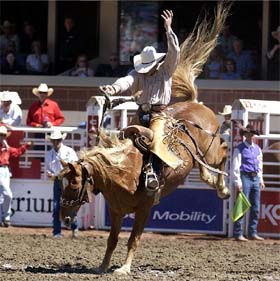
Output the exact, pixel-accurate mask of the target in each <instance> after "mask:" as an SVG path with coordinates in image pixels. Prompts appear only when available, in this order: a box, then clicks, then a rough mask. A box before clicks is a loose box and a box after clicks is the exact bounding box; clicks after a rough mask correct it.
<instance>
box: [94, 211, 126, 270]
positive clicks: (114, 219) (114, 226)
mask: <svg viewBox="0 0 280 281" xmlns="http://www.w3.org/2000/svg"><path fill="white" fill-rule="evenodd" d="M109 211H110V219H111V229H110V234H109V237H108V240H107V248H106V253H105V256H104V258H103V261H102V263H101V265H100V266H99V268H98V272H99V273H102V272H106V271H107V269H108V267H109V265H110V261H111V256H112V254H113V251H114V250H115V248H116V246H117V243H118V237H119V233H120V231H121V226H122V216H120V215H118V214H116V213H115V212H114V211H112V210H111V209H109Z"/></svg>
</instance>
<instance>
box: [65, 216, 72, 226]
mask: <svg viewBox="0 0 280 281" xmlns="http://www.w3.org/2000/svg"><path fill="white" fill-rule="evenodd" d="M70 222H71V218H70V217H65V224H66V225H69V224H70Z"/></svg>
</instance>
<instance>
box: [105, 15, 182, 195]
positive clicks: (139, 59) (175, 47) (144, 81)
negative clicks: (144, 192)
mask: <svg viewBox="0 0 280 281" xmlns="http://www.w3.org/2000/svg"><path fill="white" fill-rule="evenodd" d="M161 17H162V18H163V19H164V27H165V30H166V36H167V43H168V51H167V53H166V54H165V53H157V52H156V50H155V48H154V47H152V46H146V47H145V48H144V49H143V50H142V52H141V53H140V54H138V55H135V56H134V58H133V62H134V70H132V71H131V72H129V73H128V75H127V76H125V77H122V78H119V79H118V80H116V81H115V82H114V83H113V84H112V85H104V86H100V90H101V91H103V92H105V94H106V95H109V96H110V95H115V94H120V93H123V92H125V91H127V90H129V91H130V92H131V94H132V95H133V94H135V93H139V92H140V96H139V97H138V98H137V104H138V105H139V109H138V111H137V116H138V118H139V121H140V124H141V125H143V126H145V127H150V129H151V130H152V131H153V133H154V137H153V141H152V143H151V146H150V151H151V152H153V154H155V155H157V156H158V157H159V158H160V159H161V160H163V161H164V162H165V163H166V164H168V165H169V166H170V167H172V168H173V169H175V168H177V167H178V166H179V165H180V164H181V161H180V159H178V158H177V157H176V155H175V154H173V153H172V152H171V151H169V150H167V148H165V147H164V144H163V142H162V140H163V128H164V124H165V121H166V115H165V113H164V112H163V110H164V109H166V107H167V105H168V104H169V102H170V99H171V84H172V78H171V77H172V74H173V73H174V71H175V69H176V67H177V64H178V62H179V57H180V48H179V43H178V38H177V36H176V35H175V33H174V32H173V30H172V28H171V24H172V19H173V12H172V11H170V10H165V11H163V13H162V15H161ZM149 162H150V163H149V164H148V165H146V166H145V168H146V177H147V178H146V187H148V188H149V189H150V190H157V189H158V187H159V182H158V178H157V174H156V173H155V169H153V166H155V165H154V163H153V165H152V157H150V159H149ZM154 168H155V167H154Z"/></svg>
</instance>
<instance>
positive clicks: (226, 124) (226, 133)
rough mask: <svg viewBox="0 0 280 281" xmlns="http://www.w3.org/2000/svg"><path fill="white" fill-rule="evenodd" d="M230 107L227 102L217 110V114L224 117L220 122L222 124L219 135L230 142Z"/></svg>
mask: <svg viewBox="0 0 280 281" xmlns="http://www.w3.org/2000/svg"><path fill="white" fill-rule="evenodd" d="M231 110H232V107H231V105H229V104H227V105H225V106H224V108H223V111H222V112H218V114H219V115H222V116H223V117H224V121H223V123H222V126H221V128H220V134H221V137H222V138H223V139H224V140H225V141H226V142H230V133H231V121H230V119H231V112H232V111H231Z"/></svg>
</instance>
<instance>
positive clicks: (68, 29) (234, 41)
mask: <svg viewBox="0 0 280 281" xmlns="http://www.w3.org/2000/svg"><path fill="white" fill-rule="evenodd" d="M21 30H22V31H21V33H20V34H17V33H16V29H15V24H13V23H12V22H10V21H9V20H4V22H3V24H2V25H1V30H0V31H1V36H0V66H1V69H0V70H1V73H2V74H31V75H49V74H51V73H52V71H51V68H52V64H51V62H50V60H49V57H48V54H47V52H46V49H45V48H46V46H43V42H42V40H41V39H40V38H41V37H42V36H40V35H39V34H37V32H36V28H35V27H34V26H33V25H32V23H30V22H28V21H26V22H24V23H23V26H22V29H21ZM271 35H272V40H273V47H272V48H270V49H269V51H268V53H267V60H268V79H269V80H270V79H272V80H277V79H279V64H280V52H279V49H280V26H279V27H278V28H277V29H276V30H274V31H272V32H271ZM178 37H179V41H180V43H182V42H183V41H184V39H185V38H186V37H187V31H186V29H185V28H180V29H179V36H178ZM275 41H276V42H275ZM84 42H85V41H84V40H83V36H82V32H80V31H79V29H78V28H77V26H76V24H75V21H74V19H73V18H71V17H68V16H67V17H65V19H64V25H63V31H62V33H61V36H60V40H59V48H58V59H57V65H56V69H57V70H58V73H62V72H65V71H66V73H67V75H69V76H76V77H92V76H96V77H122V76H125V75H126V74H127V73H128V72H129V71H130V70H131V69H132V68H131V65H121V64H120V59H119V54H118V53H117V52H111V54H110V56H109V57H108V62H106V63H105V64H99V65H98V66H97V67H95V68H94V69H93V68H91V66H90V63H89V58H88V56H87V54H86V51H87V50H86V46H85V44H84ZM260 55H261V54H260V52H259V51H258V50H257V46H256V48H255V49H254V50H246V49H244V48H243V41H242V40H241V39H240V38H238V37H237V36H235V35H233V34H232V33H231V31H230V26H229V25H227V26H225V28H224V29H223V31H222V33H221V34H220V36H219V37H218V44H217V47H216V49H215V50H214V51H213V52H212V54H211V55H210V57H209V60H208V62H207V63H206V65H205V68H204V72H203V73H202V75H201V76H200V77H199V78H206V79H222V80H240V79H243V80H257V79H260V78H261V75H260V72H261V70H260V69H261V66H260V61H261V60H260V57H259V56H260Z"/></svg>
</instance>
